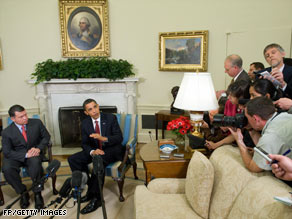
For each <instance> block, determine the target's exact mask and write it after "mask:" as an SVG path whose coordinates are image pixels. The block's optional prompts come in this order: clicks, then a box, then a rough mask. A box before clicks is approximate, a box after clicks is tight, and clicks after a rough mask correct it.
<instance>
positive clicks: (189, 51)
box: [159, 30, 208, 71]
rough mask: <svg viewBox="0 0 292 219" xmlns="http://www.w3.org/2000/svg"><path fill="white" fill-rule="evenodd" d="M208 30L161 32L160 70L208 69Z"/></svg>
mask: <svg viewBox="0 0 292 219" xmlns="http://www.w3.org/2000/svg"><path fill="white" fill-rule="evenodd" d="M207 49H208V31H207V30H201V31H185V32H168V33H159V70H160V71H207Z"/></svg>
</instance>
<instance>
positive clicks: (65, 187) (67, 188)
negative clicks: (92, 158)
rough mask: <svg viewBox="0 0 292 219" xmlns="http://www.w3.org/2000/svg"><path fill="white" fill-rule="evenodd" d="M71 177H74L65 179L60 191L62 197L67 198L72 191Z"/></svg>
mask: <svg viewBox="0 0 292 219" xmlns="http://www.w3.org/2000/svg"><path fill="white" fill-rule="evenodd" d="M71 178H72V177H69V178H68V179H66V180H65V182H64V184H63V186H62V187H61V189H60V191H59V195H60V196H61V197H62V198H66V197H67V196H68V195H69V193H70V191H71V188H72V187H71Z"/></svg>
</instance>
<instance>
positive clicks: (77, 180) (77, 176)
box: [71, 170, 82, 188]
mask: <svg viewBox="0 0 292 219" xmlns="http://www.w3.org/2000/svg"><path fill="white" fill-rule="evenodd" d="M81 183H82V172H81V171H79V170H75V171H74V172H73V173H72V180H71V186H72V188H76V187H77V188H80V186H81Z"/></svg>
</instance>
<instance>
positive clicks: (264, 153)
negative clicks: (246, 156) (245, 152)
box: [253, 147, 272, 163]
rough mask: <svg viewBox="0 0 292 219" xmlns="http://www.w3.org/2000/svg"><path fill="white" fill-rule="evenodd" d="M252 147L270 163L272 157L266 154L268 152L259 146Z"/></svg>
mask: <svg viewBox="0 0 292 219" xmlns="http://www.w3.org/2000/svg"><path fill="white" fill-rule="evenodd" d="M253 149H254V151H255V152H257V153H258V154H259V155H261V156H262V157H263V158H264V159H266V160H267V161H269V162H270V163H271V162H272V159H271V158H270V157H269V156H268V155H269V154H268V153H267V152H266V151H265V150H263V149H262V148H259V147H254V148H253Z"/></svg>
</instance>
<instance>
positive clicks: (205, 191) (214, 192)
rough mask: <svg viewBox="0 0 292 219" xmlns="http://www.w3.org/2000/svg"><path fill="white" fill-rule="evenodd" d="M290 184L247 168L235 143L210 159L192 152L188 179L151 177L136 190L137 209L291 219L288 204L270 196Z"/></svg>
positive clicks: (147, 213)
mask: <svg viewBox="0 0 292 219" xmlns="http://www.w3.org/2000/svg"><path fill="white" fill-rule="evenodd" d="M289 191H292V188H290V187H289V186H287V185H286V184H285V183H283V182H281V181H280V180H278V179H277V178H275V177H274V176H272V174H271V173H270V172H263V173H258V174H256V173H251V172H249V171H248V170H247V169H246V168H245V167H244V165H243V162H242V159H241V156H240V153H239V150H238V148H236V147H233V146H230V145H226V146H223V147H220V148H218V149H216V150H215V151H214V152H213V154H212V156H211V157H210V160H208V159H207V158H206V157H205V156H204V155H202V154H201V153H199V152H196V153H194V155H193V158H192V160H191V162H190V165H189V167H188V171H187V178H186V179H154V180H152V181H151V182H150V183H149V185H148V187H145V186H138V187H137V188H136V191H135V196H134V198H135V213H136V218H137V219H143V218H175V219H177V218H214V219H219V218H230V219H234V218H277V219H278V218H281V219H282V218H287V219H288V218H289V219H291V218H292V207H289V206H287V205H284V204H282V203H279V202H277V201H275V200H274V199H273V197H274V196H286V197H288V196H289Z"/></svg>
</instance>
